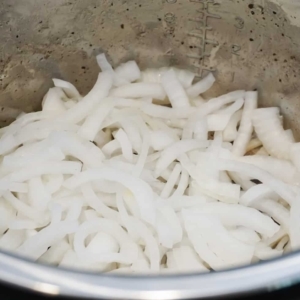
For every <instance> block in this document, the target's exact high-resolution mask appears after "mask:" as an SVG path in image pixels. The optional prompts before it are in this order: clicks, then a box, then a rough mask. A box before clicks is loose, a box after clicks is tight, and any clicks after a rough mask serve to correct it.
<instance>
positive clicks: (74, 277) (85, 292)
mask: <svg viewBox="0 0 300 300" xmlns="http://www.w3.org/2000/svg"><path fill="white" fill-rule="evenodd" d="M0 281H2V282H3V283H7V284H10V285H13V286H17V287H20V288H25V289H27V290H28V291H33V292H38V293H43V294H47V295H61V296H73V297H79V298H83V297H88V298H104V299H145V300H155V299H166V300H168V299H195V298H198V299H202V298H212V297H224V296H233V295H237V294H239V295H241V294H245V293H255V292H259V291H274V290H278V289H282V288H285V287H289V286H292V285H295V284H297V283H299V282H300V252H294V253H291V254H287V255H285V256H283V257H280V258H276V259H272V260H269V261H266V262H261V263H257V264H254V265H251V266H245V267H240V268H236V269H230V270H224V271H219V272H210V273H202V274H199V273H198V274H181V275H176V274H174V275H136V276H133V275H120V274H114V275H112V274H105V273H102V274H93V273H87V272H83V271H74V270H70V269H65V268H57V267H53V266H48V265H43V264H38V263H35V262H32V261H30V260H27V259H24V258H21V257H18V256H16V255H14V254H11V253H7V252H4V251H0Z"/></svg>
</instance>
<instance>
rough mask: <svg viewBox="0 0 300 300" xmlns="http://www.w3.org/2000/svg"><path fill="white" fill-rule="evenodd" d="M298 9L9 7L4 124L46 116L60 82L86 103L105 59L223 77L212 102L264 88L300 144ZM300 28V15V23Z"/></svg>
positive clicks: (190, 0) (236, 4)
mask: <svg viewBox="0 0 300 300" xmlns="http://www.w3.org/2000/svg"><path fill="white" fill-rule="evenodd" d="M299 7H300V5H299V3H297V2H296V0H288V1H286V0H272V1H267V0H247V1H243V0H233V1H232V0H139V1H131V0H127V1H126V0H118V1H116V0H101V1H99V0H89V1H86V0H77V1H74V0H69V1H66V0H52V1H46V0H40V1H37V0H2V1H1V3H0V36H1V46H0V70H1V71H0V111H1V112H0V125H1V126H6V125H7V124H9V123H10V122H11V121H12V120H13V119H14V118H15V117H16V116H17V115H18V114H19V113H20V111H25V112H30V111H35V110H39V109H40V103H41V100H42V97H43V95H44V94H45V93H46V91H47V89H48V88H49V87H51V85H52V82H51V78H53V77H56V78H62V79H65V80H68V81H70V82H72V83H73V84H75V85H76V86H77V87H78V89H79V90H80V92H81V93H83V94H85V93H86V92H87V91H88V90H89V89H90V88H91V87H92V85H93V83H94V81H95V79H96V76H97V73H98V72H99V69H98V66H97V64H96V61H95V55H97V54H98V53H101V52H105V53H106V54H107V55H108V57H109V59H110V61H111V62H112V64H113V65H118V64H119V63H121V62H124V61H126V60H129V59H135V60H136V61H137V62H138V63H139V65H140V66H141V67H142V68H147V67H158V66H168V65H175V66H178V67H182V68H188V69H191V70H193V71H194V72H196V73H197V74H198V76H199V77H201V76H203V75H205V73H206V72H208V71H209V70H211V71H213V72H214V74H215V75H216V77H217V84H215V86H214V88H213V89H212V91H210V95H208V96H211V95H218V94H220V93H224V92H226V91H231V90H234V89H249V90H251V89H257V90H258V91H259V94H260V105H261V106H271V105H276V106H280V108H281V109H282V113H283V114H284V116H285V117H286V126H287V127H292V128H293V130H294V133H295V135H296V137H297V138H299V137H300V121H299V120H300V118H299V114H300V101H299V96H298V94H300V91H299V89H300V88H299V84H298V82H299V78H300V68H299V65H300V34H299V30H300V29H299V27H298V25H299V23H300V20H299V21H298V19H297V18H298V12H299ZM299 19H300V14H299Z"/></svg>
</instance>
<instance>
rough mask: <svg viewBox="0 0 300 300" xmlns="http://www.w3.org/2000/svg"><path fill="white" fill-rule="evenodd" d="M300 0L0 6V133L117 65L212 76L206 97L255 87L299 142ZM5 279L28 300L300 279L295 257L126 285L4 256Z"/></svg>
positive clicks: (56, 0)
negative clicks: (47, 97) (103, 58)
mask: <svg viewBox="0 0 300 300" xmlns="http://www.w3.org/2000/svg"><path fill="white" fill-rule="evenodd" d="M299 27H300V2H299V0H270V1H268V0H136V1H132V0H88V1H87V0H76V1H75V0H51V1H46V0H2V1H1V2H0V37H1V45H0V70H1V71H0V125H1V126H6V125H8V124H9V123H10V122H12V121H13V120H14V119H15V117H16V116H17V115H18V114H19V113H20V112H21V111H23V112H31V111H35V110H39V109H40V107H41V100H42V97H43V95H44V94H45V93H46V91H47V90H48V88H50V87H51V84H52V82H51V78H53V77H55V78H62V79H65V80H67V81H70V82H72V83H73V84H74V85H76V86H77V87H78V89H79V91H80V92H81V93H82V94H85V93H86V92H87V91H88V90H89V89H90V88H91V87H92V85H93V83H94V82H95V79H96V76H97V73H98V72H99V69H98V66H97V64H96V60H95V56H96V55H97V54H99V53H101V52H105V53H106V54H107V56H108V58H109V60H110V61H111V63H112V64H113V65H118V64H120V63H122V62H125V61H127V60H131V59H134V60H136V61H137V63H138V64H139V65H140V66H141V68H147V67H161V66H171V65H172V66H177V67H180V68H185V69H190V70H191V71H193V72H195V73H196V74H197V76H198V78H201V77H202V76H204V75H205V74H206V73H207V72H213V73H214V74H215V76H216V78H217V84H215V85H214V88H213V89H212V90H211V91H210V92H209V94H208V96H215V95H220V94H221V93H225V92H227V91H231V90H234V89H241V88H242V89H247V90H254V89H256V90H258V92H259V101H260V106H278V107H280V109H281V112H282V114H283V115H284V117H285V121H286V124H285V125H286V126H287V127H289V128H292V129H293V132H294V135H295V136H296V137H297V138H299V137H300V118H299V115H300V100H299V95H300V85H299V79H300V28H299ZM0 280H1V281H2V282H4V283H8V284H13V285H16V286H19V287H23V288H26V289H29V290H32V291H37V292H41V293H45V294H51V295H58V294H59V295H67V296H76V297H88V298H107V299H192V298H198V299H201V298H206V297H217V296H232V295H240V294H243V293H252V292H258V291H261V290H265V291H266V290H268V291H270V290H276V289H280V288H283V287H287V286H290V285H293V284H296V283H298V282H299V281H300V254H299V253H292V254H290V255H287V256H284V257H282V258H278V259H274V260H270V261H267V262H264V263H259V264H255V265H252V266H247V267H242V268H238V269H232V270H225V271H221V272H214V273H207V274H186V275H164V276H152V275H149V276H125V275H106V274H93V273H84V272H78V271H72V270H67V269H58V268H54V267H50V266H46V265H40V264H36V263H33V262H31V261H27V260H25V259H21V258H18V257H16V256H14V255H12V254H8V253H5V252H0Z"/></svg>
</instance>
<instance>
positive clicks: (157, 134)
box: [0, 54, 300, 273]
mask: <svg viewBox="0 0 300 300" xmlns="http://www.w3.org/2000/svg"><path fill="white" fill-rule="evenodd" d="M97 61H98V64H99V66H100V68H101V70H102V72H101V73H100V74H99V76H98V79H97V82H96V83H95V85H94V87H93V88H92V90H91V91H90V92H89V93H88V94H87V95H86V96H82V95H81V94H80V93H79V92H78V91H77V89H76V88H75V87H74V86H73V85H72V84H71V83H68V82H66V81H63V80H60V79H53V82H54V87H53V88H51V89H50V90H49V91H48V93H47V94H46V95H45V97H44V99H43V102H42V111H39V112H33V113H28V114H22V115H20V116H19V117H18V118H17V120H16V121H15V122H13V123H12V124H11V125H10V126H7V127H5V128H2V129H1V130H0V136H1V139H0V155H1V166H0V172H1V179H0V193H1V202H0V216H1V218H0V234H1V238H0V247H1V249H4V250H7V251H12V252H14V253H16V254H18V255H21V256H25V257H28V258H30V259H33V260H35V261H37V262H43V263H49V264H53V265H56V266H60V267H70V268H77V269H78V268H79V269H84V270H90V271H96V272H124V273H157V272H161V273H165V272H173V273H177V272H190V271H199V272H208V271H210V270H220V269H224V268H231V267H237V266H240V265H243V264H250V263H253V262H257V261H261V260H266V259H269V258H272V257H275V256H280V255H282V254H283V253H285V252H287V251H290V250H293V249H298V248H299V246H300V235H299V234H298V233H299V227H300V197H299V187H298V184H299V182H300V172H299V171H300V155H299V154H300V146H299V144H297V143H296V142H295V140H294V136H293V133H292V131H291V130H285V129H284V128H283V126H282V122H283V120H282V117H281V116H280V111H279V109H278V108H276V107H271V108H257V100H258V99H257V98H258V94H257V92H256V91H244V90H238V91H233V92H230V93H227V94H225V95H221V96H218V97H216V98H212V99H209V98H207V96H205V92H206V91H207V90H209V89H210V88H211V87H212V85H213V84H214V82H215V78H214V76H213V75H212V74H208V75H207V76H206V77H205V78H204V79H202V80H200V81H199V82H197V83H193V82H195V78H194V77H195V76H194V74H193V73H191V72H189V71H186V70H179V69H176V68H161V69H148V70H145V71H143V72H141V71H140V69H139V67H138V65H137V64H136V62H134V61H129V62H127V63H124V64H122V65H120V66H119V67H117V68H116V69H113V68H112V67H111V65H110V64H109V62H108V61H107V59H106V57H105V55H104V54H100V55H99V56H98V57H97Z"/></svg>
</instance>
